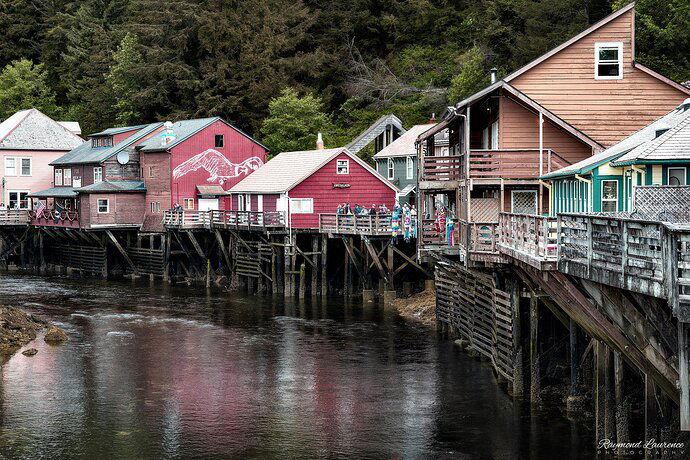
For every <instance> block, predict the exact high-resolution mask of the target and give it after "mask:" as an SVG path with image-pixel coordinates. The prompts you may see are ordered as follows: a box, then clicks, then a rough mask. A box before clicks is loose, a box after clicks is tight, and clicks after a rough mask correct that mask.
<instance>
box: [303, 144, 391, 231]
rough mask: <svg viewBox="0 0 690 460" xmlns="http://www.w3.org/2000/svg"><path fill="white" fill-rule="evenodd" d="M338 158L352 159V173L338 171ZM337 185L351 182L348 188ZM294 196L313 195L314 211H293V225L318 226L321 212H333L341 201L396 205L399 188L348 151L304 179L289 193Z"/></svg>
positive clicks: (310, 196)
mask: <svg viewBox="0 0 690 460" xmlns="http://www.w3.org/2000/svg"><path fill="white" fill-rule="evenodd" d="M338 159H343V160H346V159H349V160H350V174H348V175H343V174H336V173H335V165H336V161H337V160H338ZM334 184H349V185H350V186H349V187H347V188H334ZM289 195H290V198H313V199H314V212H313V213H312V214H292V227H293V228H318V226H319V214H333V213H335V211H336V208H337V207H338V204H339V203H345V202H347V203H350V205H351V206H354V205H355V204H360V205H362V206H366V207H370V206H371V205H372V203H375V204H376V205H377V206H378V205H379V204H382V203H383V204H385V205H386V206H388V208H392V207H393V205H394V203H395V191H394V190H393V189H392V188H390V186H388V185H386V183H385V182H384V180H381V179H379V178H378V177H377V176H375V175H373V174H372V173H371V172H369V171H368V170H367V169H365V168H364V167H362V166H361V165H360V164H359V163H357V162H356V161H354V160H352V159H351V158H350V157H348V156H347V155H346V154H345V153H341V154H340V155H338V156H337V157H335V158H334V159H333V160H331V161H329V162H328V163H326V164H325V165H324V166H323V167H322V168H321V169H319V170H318V171H316V172H315V173H314V174H312V175H311V176H310V177H309V178H307V179H306V180H305V181H304V182H302V183H301V184H299V185H297V186H296V187H295V188H294V189H292V190H290V192H289Z"/></svg>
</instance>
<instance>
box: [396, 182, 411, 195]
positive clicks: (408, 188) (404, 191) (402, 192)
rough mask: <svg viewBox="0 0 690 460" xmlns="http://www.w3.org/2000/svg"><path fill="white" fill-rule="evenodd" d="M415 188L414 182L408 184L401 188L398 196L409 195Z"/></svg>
mask: <svg viewBox="0 0 690 460" xmlns="http://www.w3.org/2000/svg"><path fill="white" fill-rule="evenodd" d="M414 189H415V185H414V184H410V185H406V186H405V188H404V189H402V190H400V193H398V196H407V195H409V194H410V193H412V192H413V191H414Z"/></svg>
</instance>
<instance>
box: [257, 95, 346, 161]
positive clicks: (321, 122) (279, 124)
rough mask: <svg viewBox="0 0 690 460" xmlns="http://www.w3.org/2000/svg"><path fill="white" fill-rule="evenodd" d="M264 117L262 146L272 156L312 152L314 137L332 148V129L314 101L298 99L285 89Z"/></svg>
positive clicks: (305, 96) (314, 144)
mask: <svg viewBox="0 0 690 460" xmlns="http://www.w3.org/2000/svg"><path fill="white" fill-rule="evenodd" d="M268 109H269V114H268V117H267V118H266V119H265V120H264V121H263V124H262V126H261V132H262V133H263V142H264V143H265V144H266V145H267V146H268V147H269V148H270V149H271V152H272V153H273V154H278V153H280V152H290V151H296V150H313V149H314V148H315V147H316V138H317V135H318V133H322V134H323V138H324V141H325V142H326V143H328V144H331V145H332V141H331V139H332V134H333V127H332V124H331V120H330V118H329V116H328V115H327V114H326V112H325V110H324V107H323V103H322V102H321V100H320V99H319V98H318V97H315V96H314V95H312V94H306V95H304V96H302V97H300V95H299V94H298V93H297V91H295V90H294V89H292V88H285V89H284V90H283V91H281V93H280V96H278V97H276V98H274V99H272V100H271V102H270V103H269V107H268Z"/></svg>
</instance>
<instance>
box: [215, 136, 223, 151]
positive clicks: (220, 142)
mask: <svg viewBox="0 0 690 460" xmlns="http://www.w3.org/2000/svg"><path fill="white" fill-rule="evenodd" d="M224 144H225V139H224V138H223V135H222V134H216V148H219V149H222V148H223V146H224Z"/></svg>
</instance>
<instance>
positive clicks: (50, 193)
mask: <svg viewBox="0 0 690 460" xmlns="http://www.w3.org/2000/svg"><path fill="white" fill-rule="evenodd" d="M76 196H77V192H75V191H74V188H73V187H51V188H49V189H46V190H41V191H40V192H34V193H30V194H29V197H31V198H75V197H76Z"/></svg>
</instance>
